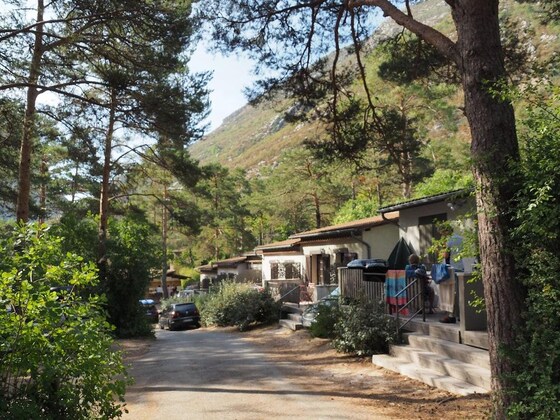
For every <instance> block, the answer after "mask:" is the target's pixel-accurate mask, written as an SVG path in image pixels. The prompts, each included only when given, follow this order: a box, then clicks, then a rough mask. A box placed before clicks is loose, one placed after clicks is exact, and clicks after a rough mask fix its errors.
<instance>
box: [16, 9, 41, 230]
mask: <svg viewBox="0 0 560 420" xmlns="http://www.w3.org/2000/svg"><path fill="white" fill-rule="evenodd" d="M44 12H45V6H44V4H43V0H38V1H37V26H36V27H35V41H34V44H33V56H32V58H31V65H30V66H29V78H28V80H27V82H28V83H29V86H28V88H27V103H26V106H25V115H24V117H23V130H22V137H21V148H20V155H19V178H18V198H17V205H16V218H17V220H18V221H22V222H27V221H28V220H29V197H30V194H31V156H32V154H33V136H34V131H35V106H36V102H37V97H38V96H39V91H38V89H37V83H38V82H39V75H40V69H41V60H42V58H43V53H44V50H43V28H44V25H43V23H42V22H43V15H44Z"/></svg>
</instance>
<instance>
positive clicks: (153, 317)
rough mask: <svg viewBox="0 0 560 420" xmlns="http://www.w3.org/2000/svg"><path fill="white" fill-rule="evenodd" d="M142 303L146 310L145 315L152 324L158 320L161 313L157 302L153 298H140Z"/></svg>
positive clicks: (143, 308)
mask: <svg viewBox="0 0 560 420" xmlns="http://www.w3.org/2000/svg"><path fill="white" fill-rule="evenodd" d="M140 305H141V306H142V310H143V311H144V316H145V317H146V319H147V320H148V321H150V322H151V323H152V324H155V323H157V322H158V319H159V314H158V310H157V308H156V303H155V302H154V301H153V300H152V299H140Z"/></svg>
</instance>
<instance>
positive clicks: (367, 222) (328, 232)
mask: <svg viewBox="0 0 560 420" xmlns="http://www.w3.org/2000/svg"><path fill="white" fill-rule="evenodd" d="M398 218H399V213H398V212H393V213H388V214H385V216H373V217H368V218H366V219H359V220H353V221H351V222H345V223H339V224H337V225H332V226H325V227H322V228H319V229H314V230H308V231H306V232H301V233H296V234H294V235H292V236H290V238H292V239H308V238H319V237H321V238H327V237H337V236H342V235H350V234H352V232H355V231H358V230H362V229H368V228H372V227H374V226H380V225H384V224H387V223H391V222H394V221H397V220H398Z"/></svg>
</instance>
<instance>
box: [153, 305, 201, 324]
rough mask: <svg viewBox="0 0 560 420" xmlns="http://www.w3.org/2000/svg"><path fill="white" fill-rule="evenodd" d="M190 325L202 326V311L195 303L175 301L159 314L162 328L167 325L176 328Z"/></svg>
mask: <svg viewBox="0 0 560 420" xmlns="http://www.w3.org/2000/svg"><path fill="white" fill-rule="evenodd" d="M189 325H192V326H194V327H197V328H198V327H200V313H199V312H198V309H197V308H196V305H195V304H194V303H173V304H171V306H170V307H169V308H167V309H164V310H163V311H161V314H160V316H159V327H160V328H161V329H162V330H163V329H164V328H165V327H167V328H169V329H170V330H174V329H176V328H179V327H186V326H189Z"/></svg>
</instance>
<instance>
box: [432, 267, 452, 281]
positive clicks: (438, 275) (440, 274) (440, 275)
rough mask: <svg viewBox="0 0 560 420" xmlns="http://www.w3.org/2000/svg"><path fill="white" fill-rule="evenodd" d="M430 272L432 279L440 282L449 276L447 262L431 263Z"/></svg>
mask: <svg viewBox="0 0 560 420" xmlns="http://www.w3.org/2000/svg"><path fill="white" fill-rule="evenodd" d="M431 274H432V279H433V280H434V281H435V282H436V284H440V283H441V282H444V281H446V280H449V279H450V278H451V276H450V275H449V270H448V269H447V264H433V265H432V273H431Z"/></svg>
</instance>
